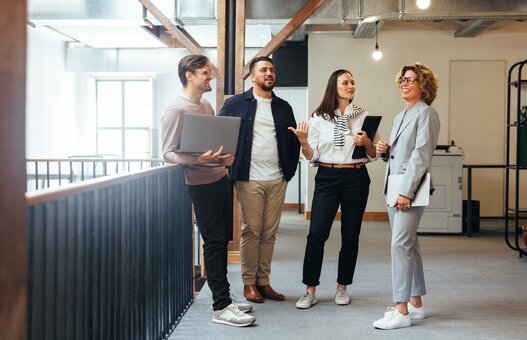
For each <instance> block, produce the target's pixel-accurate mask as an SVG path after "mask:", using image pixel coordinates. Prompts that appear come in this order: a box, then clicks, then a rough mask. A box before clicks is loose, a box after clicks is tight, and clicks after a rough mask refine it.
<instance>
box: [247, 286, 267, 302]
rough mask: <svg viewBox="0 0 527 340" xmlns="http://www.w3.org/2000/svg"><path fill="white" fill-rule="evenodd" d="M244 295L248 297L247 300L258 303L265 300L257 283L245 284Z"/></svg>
mask: <svg viewBox="0 0 527 340" xmlns="http://www.w3.org/2000/svg"><path fill="white" fill-rule="evenodd" d="M243 296H245V298H246V299H247V301H251V302H256V303H262V302H264V299H263V297H262V295H261V294H260V292H259V291H258V289H257V288H256V285H244V286H243Z"/></svg>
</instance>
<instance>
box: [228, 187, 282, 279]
mask: <svg viewBox="0 0 527 340" xmlns="http://www.w3.org/2000/svg"><path fill="white" fill-rule="evenodd" d="M286 189H287V182H286V181H285V180H284V179H283V178H280V179H277V180H272V181H237V182H236V193H237V195H238V200H239V201H240V210H241V215H242V229H241V233H240V258H241V270H242V280H243V283H244V284H246V285H254V284H255V285H257V286H264V285H268V284H269V275H271V260H272V258H273V251H274V244H275V240H276V232H277V231H278V225H279V224H280V216H281V215H282V207H283V205H284V199H285V192H286Z"/></svg>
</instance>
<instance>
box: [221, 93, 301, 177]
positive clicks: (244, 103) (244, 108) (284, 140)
mask: <svg viewBox="0 0 527 340" xmlns="http://www.w3.org/2000/svg"><path fill="white" fill-rule="evenodd" d="M271 111H272V112H273V120H274V126H275V129H276V141H277V143H278V162H279V166H280V170H281V171H282V175H283V176H284V179H285V180H286V181H288V182H289V181H290V180H291V178H293V176H294V175H295V171H296V168H297V165H298V156H299V155H300V142H299V141H298V138H297V137H296V135H295V134H294V133H293V132H291V131H289V130H288V129H287V128H288V127H294V128H296V120H295V116H294V115H293V109H292V108H291V105H289V103H288V102H286V101H285V100H283V99H281V98H279V97H277V96H276V95H275V94H274V92H273V101H272V102H271ZM219 115H220V116H231V117H240V118H241V119H242V121H241V126H240V135H239V136H238V146H237V148H236V158H235V160H234V163H233V164H232V165H231V167H230V168H229V178H230V180H231V181H248V180H249V169H250V166H251V152H252V146H253V128H254V117H255V115H256V99H255V98H254V95H253V89H252V88H250V89H249V90H248V91H246V92H244V93H241V94H237V95H235V96H233V97H231V98H229V99H227V100H226V101H225V105H223V107H222V109H221V111H220V113H219Z"/></svg>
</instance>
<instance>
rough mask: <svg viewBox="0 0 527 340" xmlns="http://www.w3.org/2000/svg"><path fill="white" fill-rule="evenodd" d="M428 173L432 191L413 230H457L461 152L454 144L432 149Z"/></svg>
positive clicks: (460, 220)
mask: <svg viewBox="0 0 527 340" xmlns="http://www.w3.org/2000/svg"><path fill="white" fill-rule="evenodd" d="M431 173H432V181H433V183H434V187H435V191H434V194H433V195H432V196H430V205H429V206H428V207H426V209H425V212H424V214H423V217H422V218H421V223H420V224H419V229H418V230H417V232H420V233H461V232H462V204H463V199H462V189H463V152H462V151H461V150H460V149H459V148H456V147H450V148H449V149H448V152H447V151H445V150H436V151H435V152H434V157H433V159H432V170H431Z"/></svg>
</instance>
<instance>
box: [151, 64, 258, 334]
mask: <svg viewBox="0 0 527 340" xmlns="http://www.w3.org/2000/svg"><path fill="white" fill-rule="evenodd" d="M178 74H179V79H180V80H181V84H182V85H183V91H182V94H181V95H179V96H178V97H176V98H175V99H174V100H173V101H172V102H171V103H170V104H169V105H168V107H167V109H166V111H165V115H164V116H163V118H162V119H161V131H162V140H163V158H164V159H165V162H167V163H176V164H182V165H184V166H185V182H186V184H187V187H188V190H189V193H190V196H191V198H192V203H193V205H194V213H195V216H196V220H197V224H198V228H199V231H200V234H201V236H202V238H203V255H204V260H205V267H206V269H207V282H208V285H209V287H210V290H211V291H212V298H213V300H214V303H213V306H212V307H213V309H214V312H213V317H212V321H213V322H216V323H220V324H227V325H231V326H237V327H241V326H248V325H250V324H252V323H253V322H254V321H255V318H254V317H253V316H250V315H247V314H246V313H245V312H248V311H250V310H251V305H249V304H247V303H240V302H237V300H236V298H233V297H232V296H231V294H230V290H229V282H228V280H227V244H228V242H229V238H230V237H229V234H230V232H231V231H232V224H231V223H232V222H231V221H230V219H229V218H228V217H229V216H230V214H229V209H230V208H229V200H230V190H229V181H228V179H227V171H226V168H225V167H226V166H230V165H231V164H232V163H233V161H234V156H233V155H232V154H222V151H223V146H219V148H217V149H216V150H208V151H206V152H203V153H201V154H195V153H183V152H179V150H180V148H179V147H180V144H181V136H182V130H183V117H184V115H185V114H186V113H196V114H203V115H214V109H213V108H212V106H211V104H210V103H209V102H208V101H207V100H206V99H204V98H202V96H203V93H205V92H209V91H211V87H210V81H211V80H212V79H213V78H214V77H213V75H212V69H211V65H210V62H209V59H208V58H207V57H205V56H202V55H188V56H185V57H183V58H182V59H181V61H180V62H179V65H178ZM206 133H207V132H206V131H202V132H201V134H203V135H204V134H206Z"/></svg>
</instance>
